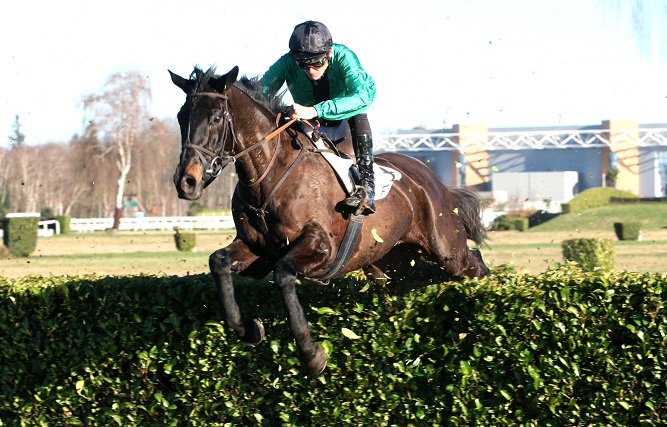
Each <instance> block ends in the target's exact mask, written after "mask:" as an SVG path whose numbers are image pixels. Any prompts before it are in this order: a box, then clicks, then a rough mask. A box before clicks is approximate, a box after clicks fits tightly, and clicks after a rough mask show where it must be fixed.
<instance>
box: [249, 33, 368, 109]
mask: <svg viewBox="0 0 667 427" xmlns="http://www.w3.org/2000/svg"><path fill="white" fill-rule="evenodd" d="M325 76H326V77H327V78H328V80H329V99H328V100H326V101H322V102H318V103H316V102H315V95H314V92H313V82H312V81H311V80H310V79H309V78H308V76H307V75H306V73H305V72H304V71H303V70H302V69H300V68H299V67H298V66H297V63H296V61H295V60H294V59H293V58H292V57H291V56H290V55H289V53H287V54H285V55H283V56H282V57H280V59H278V61H276V62H275V64H273V65H272V66H271V67H270V68H269V70H268V71H267V72H266V73H264V76H263V77H262V79H261V82H262V90H263V91H264V93H265V94H267V95H271V96H272V95H275V94H277V93H278V91H279V90H280V88H281V87H282V86H283V84H284V83H285V82H287V88H288V89H289V91H290V94H291V95H292V99H294V102H296V103H297V104H301V105H304V106H307V107H315V109H316V110H317V117H321V118H323V119H325V120H342V119H348V118H350V117H352V116H356V115H357V114H359V113H362V112H364V111H366V110H367V109H368V107H370V106H371V104H372V103H373V100H374V99H375V80H373V78H372V77H371V76H369V75H368V74H367V73H366V71H365V70H364V69H363V68H362V67H361V64H360V63H359V59H358V58H357V55H355V53H354V52H352V51H351V50H350V49H348V48H347V47H346V46H344V45H342V44H337V43H334V45H333V56H332V57H331V58H330V59H329V66H328V68H327V70H326V72H325ZM323 78H324V77H323Z"/></svg>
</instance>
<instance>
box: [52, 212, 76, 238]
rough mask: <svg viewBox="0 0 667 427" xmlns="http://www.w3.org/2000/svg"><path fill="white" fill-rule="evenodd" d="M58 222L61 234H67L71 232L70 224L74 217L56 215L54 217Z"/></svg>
mask: <svg viewBox="0 0 667 427" xmlns="http://www.w3.org/2000/svg"><path fill="white" fill-rule="evenodd" d="M54 219H55V220H56V221H58V222H59V223H60V234H67V233H69V232H70V228H69V225H70V222H71V220H72V217H71V216H69V215H56V216H55V217H54Z"/></svg>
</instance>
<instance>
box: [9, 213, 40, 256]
mask: <svg viewBox="0 0 667 427" xmlns="http://www.w3.org/2000/svg"><path fill="white" fill-rule="evenodd" d="M3 222H4V226H3V228H4V234H3V237H2V238H3V243H4V245H5V246H6V247H7V249H9V252H10V253H11V254H12V255H14V256H16V257H28V256H30V254H31V253H33V252H34V251H35V249H36V248H37V232H38V230H39V215H36V216H12V217H9V216H8V217H6V218H5V219H3Z"/></svg>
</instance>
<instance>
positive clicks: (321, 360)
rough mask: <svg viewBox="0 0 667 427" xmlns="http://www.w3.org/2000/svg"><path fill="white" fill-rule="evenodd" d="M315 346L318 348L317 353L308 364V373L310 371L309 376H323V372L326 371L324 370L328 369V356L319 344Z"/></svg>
mask: <svg viewBox="0 0 667 427" xmlns="http://www.w3.org/2000/svg"><path fill="white" fill-rule="evenodd" d="M315 346H316V347H317V351H316V352H315V354H314V355H313V357H311V358H310V360H308V361H307V362H306V371H308V375H318V374H321V373H322V371H324V368H326V367H327V354H326V353H325V352H324V350H323V349H322V347H321V346H320V345H319V344H315Z"/></svg>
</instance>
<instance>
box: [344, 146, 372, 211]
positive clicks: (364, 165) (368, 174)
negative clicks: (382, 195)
mask: <svg viewBox="0 0 667 427" xmlns="http://www.w3.org/2000/svg"><path fill="white" fill-rule="evenodd" d="M353 143H354V152H355V154H356V157H357V166H358V167H359V175H360V176H361V186H360V187H357V189H356V190H355V192H354V193H353V194H352V195H350V197H348V198H347V199H345V201H344V202H343V203H344V204H345V205H346V206H348V207H349V208H351V209H354V213H355V214H357V215H359V214H364V215H368V214H372V213H374V212H375V174H374V173H373V138H372V137H371V135H368V134H363V135H358V136H355V137H354V138H353Z"/></svg>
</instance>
